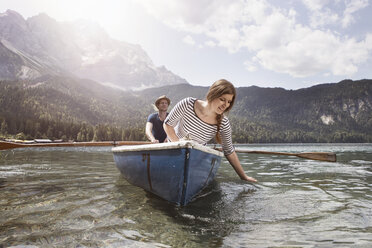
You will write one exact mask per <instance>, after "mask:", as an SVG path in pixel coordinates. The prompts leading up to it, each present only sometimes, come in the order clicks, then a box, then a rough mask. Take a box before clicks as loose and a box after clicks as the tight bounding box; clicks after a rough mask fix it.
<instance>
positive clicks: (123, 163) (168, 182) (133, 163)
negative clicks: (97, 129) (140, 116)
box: [112, 141, 223, 206]
mask: <svg viewBox="0 0 372 248" xmlns="http://www.w3.org/2000/svg"><path fill="white" fill-rule="evenodd" d="M112 151H113V155H114V160H115V163H116V166H117V168H118V169H119V170H120V172H121V174H122V175H123V176H124V178H125V179H126V180H127V181H128V182H129V183H131V184H133V185H136V186H139V187H141V188H143V189H145V190H146V191H149V192H151V193H153V194H155V195H157V196H159V197H161V198H163V199H165V200H167V201H169V202H172V203H175V204H177V205H181V206H185V205H187V204H188V203H189V202H191V201H192V200H193V199H195V197H196V196H197V195H198V194H199V193H200V192H201V191H202V190H203V189H204V188H205V187H206V186H207V185H208V184H210V183H211V182H212V181H213V179H214V177H215V175H216V173H217V170H218V167H219V166H220V163H221V157H222V156H223V153H222V152H220V151H217V150H215V149H212V148H209V147H206V146H203V145H200V144H198V143H196V142H194V141H178V142H171V143H161V144H148V145H134V146H119V147H115V148H112Z"/></svg>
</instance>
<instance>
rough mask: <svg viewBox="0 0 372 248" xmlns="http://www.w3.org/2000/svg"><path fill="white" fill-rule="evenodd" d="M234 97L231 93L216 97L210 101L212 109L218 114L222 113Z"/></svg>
mask: <svg viewBox="0 0 372 248" xmlns="http://www.w3.org/2000/svg"><path fill="white" fill-rule="evenodd" d="M233 98H234V95H233V94H224V95H222V96H220V97H217V98H216V99H214V100H213V101H212V102H211V106H212V110H213V111H214V112H215V113H216V114H219V115H222V114H223V113H224V112H225V111H226V109H227V108H228V107H229V106H230V104H231V102H232V100H233Z"/></svg>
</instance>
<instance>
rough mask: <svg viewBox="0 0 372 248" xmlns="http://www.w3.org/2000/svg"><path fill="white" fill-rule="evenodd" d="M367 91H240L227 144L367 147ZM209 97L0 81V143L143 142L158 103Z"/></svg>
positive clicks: (371, 98) (366, 84)
mask: <svg viewBox="0 0 372 248" xmlns="http://www.w3.org/2000/svg"><path fill="white" fill-rule="evenodd" d="M371 85H372V82H371V80H360V81H351V80H345V81H341V82H339V83H334V84H324V85H318V86H313V87H310V88H305V89H300V90H285V89H282V88H260V87H256V86H251V87H241V88H238V96H237V100H236V103H235V106H234V108H233V110H232V111H231V113H229V114H228V117H229V119H230V122H231V125H232V128H233V141H234V143H330V142H333V143H355V142H357V143H363V142H372V132H370V130H372V86H371ZM207 90H208V88H207V87H200V86H192V85H188V84H182V85H173V86H165V87H159V88H153V89H147V90H143V91H137V92H133V91H118V90H114V89H111V88H108V87H106V86H103V85H100V84H98V83H96V82H94V81H89V80H82V79H76V78H68V77H52V76H50V77H45V78H43V79H42V80H41V79H39V80H35V81H21V80H17V81H0V106H1V108H0V124H1V126H0V139H7V138H14V139H21V140H29V139H36V138H48V139H52V140H56V139H63V140H65V141H119V140H127V141H130V140H136V141H144V140H146V137H145V130H144V129H145V123H146V118H147V116H148V115H149V114H150V113H152V112H154V109H153V106H152V103H153V102H154V99H156V98H157V96H159V95H164V94H166V95H167V96H168V97H170V98H171V99H172V104H171V106H170V109H171V107H172V106H173V105H174V104H175V103H176V102H177V101H179V100H180V99H182V98H184V97H187V96H194V97H197V98H204V96H205V94H206V92H207ZM324 119H327V120H329V121H328V123H327V122H325V121H324ZM211 142H214V141H211Z"/></svg>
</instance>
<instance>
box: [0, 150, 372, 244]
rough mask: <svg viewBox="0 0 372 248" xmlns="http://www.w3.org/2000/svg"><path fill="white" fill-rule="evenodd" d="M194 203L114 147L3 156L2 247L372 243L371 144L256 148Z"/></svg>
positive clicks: (225, 169)
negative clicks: (137, 173) (318, 157)
mask: <svg viewBox="0 0 372 248" xmlns="http://www.w3.org/2000/svg"><path fill="white" fill-rule="evenodd" d="M243 147H244V148H247V149H252V150H266V151H282V152H310V151H317V152H318V151H326V152H329V151H331V152H335V153H336V154H337V158H338V162H336V163H328V162H319V161H312V160H305V159H300V158H297V157H287V156H271V155H260V154H240V155H239V156H240V159H241V162H242V164H243V167H244V168H245V170H246V172H247V174H248V175H250V176H253V177H255V178H256V179H258V180H259V181H260V182H259V183H258V184H256V185H252V184H248V183H244V182H242V181H241V180H239V178H238V177H237V175H236V174H235V172H234V171H233V169H232V167H231V166H230V165H229V164H228V162H227V161H226V160H225V159H223V163H222V164H221V167H220V169H219V171H218V174H217V177H216V180H215V181H214V182H213V184H212V185H210V186H209V187H208V188H207V189H206V190H205V191H204V192H203V194H202V195H201V196H200V197H198V198H197V199H196V200H195V201H194V202H192V203H191V204H190V205H188V206H186V207H177V206H174V205H172V204H169V203H167V202H165V201H163V200H161V199H159V198H157V197H156V196H153V195H151V194H149V193H146V192H145V191H144V190H142V189H140V188H137V187H135V186H132V185H130V184H129V183H127V181H126V180H125V179H124V178H123V177H121V175H120V173H119V171H118V170H117V169H116V166H115V163H114V161H113V156H112V153H111V150H110V148H97V147H95V148H48V149H46V148H39V149H15V150H12V151H2V152H1V153H0V247H11V246H14V247H372V144H332V145H329V144H325V145H323V144H322V145H317V144H316V145H313V144H294V145H291V144H283V145H270V144H265V145H247V146H243Z"/></svg>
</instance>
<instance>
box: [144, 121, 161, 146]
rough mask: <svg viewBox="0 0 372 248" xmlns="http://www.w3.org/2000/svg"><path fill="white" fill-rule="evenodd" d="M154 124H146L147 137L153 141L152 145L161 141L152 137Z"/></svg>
mask: <svg viewBox="0 0 372 248" xmlns="http://www.w3.org/2000/svg"><path fill="white" fill-rule="evenodd" d="M152 127H153V124H152V123H151V122H146V137H147V138H148V139H149V140H150V141H151V143H159V140H157V139H155V137H154V135H152Z"/></svg>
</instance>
